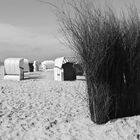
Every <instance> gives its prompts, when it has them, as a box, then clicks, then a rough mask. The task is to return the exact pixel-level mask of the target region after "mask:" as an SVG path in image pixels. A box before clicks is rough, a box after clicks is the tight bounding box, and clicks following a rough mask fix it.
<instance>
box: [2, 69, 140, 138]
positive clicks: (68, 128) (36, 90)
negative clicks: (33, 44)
mask: <svg viewBox="0 0 140 140" xmlns="http://www.w3.org/2000/svg"><path fill="white" fill-rule="evenodd" d="M30 77H31V78H30V79H26V80H23V81H19V82H18V81H8V80H3V67H0V140H3V139H4V140H136V139H140V116H133V117H128V118H122V119H118V120H114V121H110V122H108V123H106V124H104V125H96V124H94V123H93V122H92V121H91V120H90V116H89V110H88V96H87V91H86V82H85V80H84V77H78V80H76V81H67V82H66V81H65V82H64V81H63V82H58V81H54V80H53V70H50V71H46V72H34V73H31V74H30Z"/></svg>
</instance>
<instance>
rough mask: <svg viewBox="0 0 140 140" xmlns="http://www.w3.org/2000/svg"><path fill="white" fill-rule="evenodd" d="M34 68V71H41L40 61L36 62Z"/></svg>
mask: <svg viewBox="0 0 140 140" xmlns="http://www.w3.org/2000/svg"><path fill="white" fill-rule="evenodd" d="M33 67H34V71H39V63H38V61H34V63H33Z"/></svg>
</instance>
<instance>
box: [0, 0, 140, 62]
mask: <svg viewBox="0 0 140 140" xmlns="http://www.w3.org/2000/svg"><path fill="white" fill-rule="evenodd" d="M44 1H48V2H52V3H55V4H56V0H44ZM93 1H95V3H98V4H99V5H104V4H105V3H106V2H107V3H109V4H110V3H113V6H114V7H115V9H116V10H117V11H119V10H120V8H121V7H124V6H126V5H128V3H130V2H131V3H136V6H137V7H140V0H93ZM62 38H63V36H62V34H60V33H59V24H58V21H57V17H56V15H55V13H54V12H53V10H52V8H51V6H50V5H48V4H45V3H42V2H40V1H39V0H0V60H2V61H3V60H4V59H5V58H7V57H23V58H27V59H29V60H39V61H43V60H48V59H55V58H57V57H61V56H71V55H73V52H72V51H71V50H70V49H69V48H68V46H65V45H64V44H62V43H61V42H60V40H61V39H62Z"/></svg>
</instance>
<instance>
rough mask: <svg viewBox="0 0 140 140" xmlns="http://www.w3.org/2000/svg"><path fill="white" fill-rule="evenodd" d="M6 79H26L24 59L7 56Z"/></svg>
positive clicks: (5, 63) (5, 65)
mask: <svg viewBox="0 0 140 140" xmlns="http://www.w3.org/2000/svg"><path fill="white" fill-rule="evenodd" d="M4 79H7V80H16V81H20V80H23V79H24V59H23V58H7V59H5V61H4Z"/></svg>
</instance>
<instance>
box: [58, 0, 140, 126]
mask: <svg viewBox="0 0 140 140" xmlns="http://www.w3.org/2000/svg"><path fill="white" fill-rule="evenodd" d="M64 4H65V5H66V6H65V7H66V8H65V9H63V8H62V9H61V10H60V11H59V14H60V16H59V18H60V19H59V20H60V23H61V24H60V27H61V29H62V31H63V34H64V36H65V37H66V40H67V43H68V45H69V47H70V48H71V49H73V50H74V51H75V52H76V53H77V54H78V55H79V56H80V59H81V62H82V65H83V68H84V71H85V73H86V81H87V90H88V96H89V110H90V113H91V119H92V121H94V122H95V123H97V124H102V123H106V122H107V121H109V120H111V119H115V118H120V117H126V116H132V115H136V114H140V112H139V109H140V104H139V93H140V88H139V83H140V64H139V61H140V59H139V57H140V47H139V45H140V19H139V16H138V11H137V9H136V8H131V10H129V12H128V16H127V17H126V16H125V14H122V15H123V16H122V17H118V16H117V15H116V13H115V12H114V11H113V10H112V9H111V8H110V7H106V9H104V10H102V9H100V8H96V6H94V5H92V4H91V3H89V2H88V1H85V0H83V1H81V2H80V3H78V2H76V1H74V0H73V1H72V3H68V2H66V1H65V3H64ZM70 11H72V12H70Z"/></svg>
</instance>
